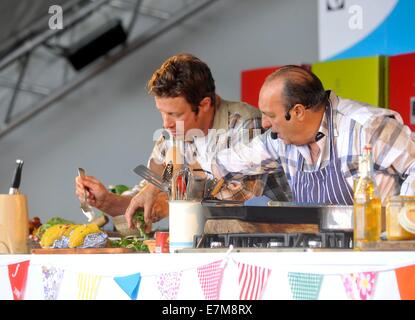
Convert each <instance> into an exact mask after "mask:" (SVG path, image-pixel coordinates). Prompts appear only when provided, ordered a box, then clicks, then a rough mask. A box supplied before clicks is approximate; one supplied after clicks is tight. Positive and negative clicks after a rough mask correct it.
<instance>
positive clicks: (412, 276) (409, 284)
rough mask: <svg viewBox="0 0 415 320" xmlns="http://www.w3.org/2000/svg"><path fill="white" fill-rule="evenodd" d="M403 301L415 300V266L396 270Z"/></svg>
mask: <svg viewBox="0 0 415 320" xmlns="http://www.w3.org/2000/svg"><path fill="white" fill-rule="evenodd" d="M395 274H396V280H397V281H398V287H399V294H400V295H401V299H402V300H415V265H412V266H408V267H403V268H399V269H396V270H395Z"/></svg>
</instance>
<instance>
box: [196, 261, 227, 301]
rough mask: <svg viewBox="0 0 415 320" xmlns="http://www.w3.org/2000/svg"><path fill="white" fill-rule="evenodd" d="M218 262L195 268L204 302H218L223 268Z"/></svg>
mask: <svg viewBox="0 0 415 320" xmlns="http://www.w3.org/2000/svg"><path fill="white" fill-rule="evenodd" d="M221 263H222V260H218V261H215V262H212V263H209V264H206V265H204V266H201V267H198V268H197V275H198V277H199V282H200V286H201V287H202V290H203V294H204V295H205V299H206V300H218V299H219V292H220V286H221V284H222V276H223V270H224V268H223V267H222V266H221Z"/></svg>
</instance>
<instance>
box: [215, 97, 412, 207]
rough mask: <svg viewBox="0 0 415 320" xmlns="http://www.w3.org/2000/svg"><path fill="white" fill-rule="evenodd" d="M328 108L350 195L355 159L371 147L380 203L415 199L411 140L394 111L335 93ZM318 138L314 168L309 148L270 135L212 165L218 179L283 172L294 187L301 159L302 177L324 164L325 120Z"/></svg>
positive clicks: (223, 155) (222, 156)
mask: <svg viewBox="0 0 415 320" xmlns="http://www.w3.org/2000/svg"><path fill="white" fill-rule="evenodd" d="M330 107H331V108H332V110H333V129H334V143H335V145H336V148H337V155H338V157H339V159H340V161H341V171H342V174H343V175H344V177H345V178H346V181H347V183H348V184H349V186H350V187H351V188H352V189H353V185H354V180H355V179H356V178H357V175H358V166H359V155H361V154H362V153H363V152H362V151H363V148H364V146H365V145H366V144H368V143H370V144H371V145H372V150H373V160H374V169H375V180H376V183H377V186H378V188H379V191H380V195H381V198H382V203H383V204H385V203H386V200H387V199H388V197H389V196H392V195H398V194H401V195H415V139H414V136H413V134H412V132H411V130H410V129H409V127H408V126H405V125H403V121H402V118H401V116H400V115H399V114H398V113H397V112H394V111H392V110H388V109H383V108H377V107H373V106H370V105H368V104H364V103H361V102H356V101H353V100H348V99H342V98H339V97H337V96H336V94H335V93H334V92H331V93H330ZM326 112H327V111H326ZM319 132H320V133H321V134H323V138H321V139H320V140H318V141H317V145H318V146H319V148H320V154H319V157H318V160H317V161H316V162H315V163H313V161H312V160H311V153H310V149H309V147H308V146H307V145H304V146H296V145H292V144H285V143H284V142H283V141H282V140H281V139H275V140H274V139H272V138H271V131H270V130H269V131H267V132H266V133H264V134H263V135H261V136H258V137H256V138H255V139H253V141H252V142H251V143H250V144H248V145H241V144H240V145H238V146H236V147H234V148H232V149H229V150H224V151H221V152H220V153H219V154H218V155H217V158H216V159H215V160H214V161H213V165H214V166H217V168H218V169H219V171H220V172H221V174H222V175H225V174H227V173H229V172H238V173H240V174H245V175H251V174H260V173H264V172H273V171H283V172H285V174H286V177H287V179H288V182H289V184H290V185H292V182H293V177H294V176H295V175H296V173H297V170H298V168H297V160H298V155H299V153H301V155H302V156H303V157H304V165H303V168H302V170H303V171H306V172H313V171H317V170H319V169H321V168H323V167H325V166H326V165H327V164H328V161H329V157H330V150H329V145H330V144H329V142H328V139H327V136H328V124H327V117H323V120H322V122H321V125H320V128H319ZM216 171H217V170H215V172H216Z"/></svg>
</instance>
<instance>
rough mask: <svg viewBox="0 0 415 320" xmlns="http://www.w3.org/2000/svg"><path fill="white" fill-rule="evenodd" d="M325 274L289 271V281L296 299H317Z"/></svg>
mask: <svg viewBox="0 0 415 320" xmlns="http://www.w3.org/2000/svg"><path fill="white" fill-rule="evenodd" d="M322 280H323V275H321V274H315V273H300V272H288V281H289V283H290V287H291V292H292V294H293V298H294V299H295V300H317V299H318V295H319V293H320V287H321V282H322Z"/></svg>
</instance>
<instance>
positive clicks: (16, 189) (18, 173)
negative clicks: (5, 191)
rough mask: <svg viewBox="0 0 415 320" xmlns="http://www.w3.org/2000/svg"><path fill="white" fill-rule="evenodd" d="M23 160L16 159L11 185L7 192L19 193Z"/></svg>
mask: <svg viewBox="0 0 415 320" xmlns="http://www.w3.org/2000/svg"><path fill="white" fill-rule="evenodd" d="M22 169H23V160H20V159H17V160H16V169H15V171H14V175H13V181H12V185H11V187H10V189H9V194H19V193H20V192H19V187H20V180H21V177H22Z"/></svg>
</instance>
